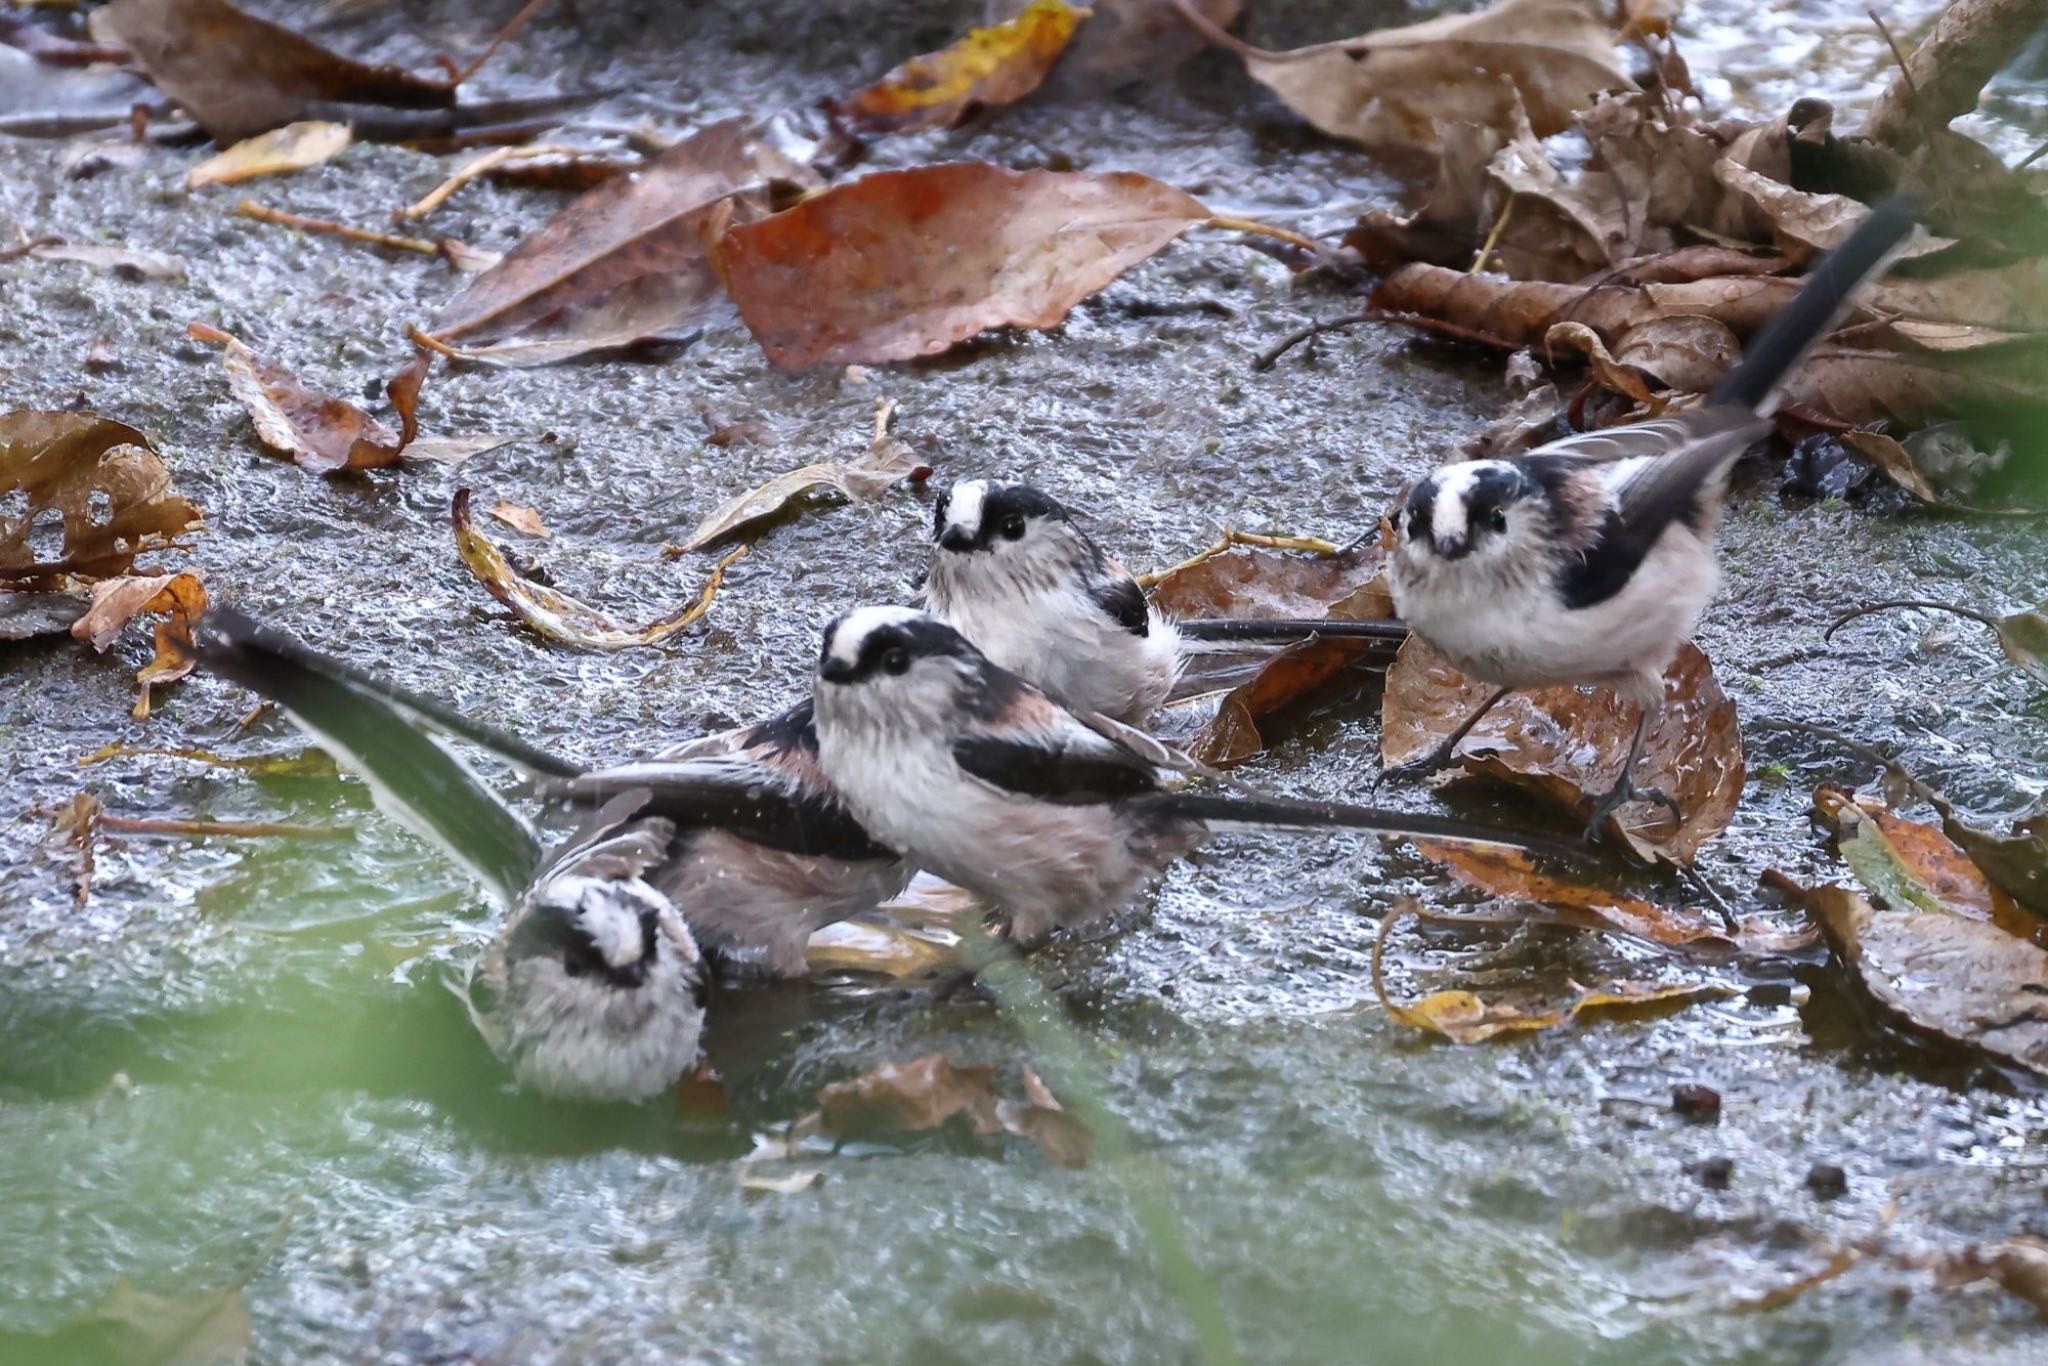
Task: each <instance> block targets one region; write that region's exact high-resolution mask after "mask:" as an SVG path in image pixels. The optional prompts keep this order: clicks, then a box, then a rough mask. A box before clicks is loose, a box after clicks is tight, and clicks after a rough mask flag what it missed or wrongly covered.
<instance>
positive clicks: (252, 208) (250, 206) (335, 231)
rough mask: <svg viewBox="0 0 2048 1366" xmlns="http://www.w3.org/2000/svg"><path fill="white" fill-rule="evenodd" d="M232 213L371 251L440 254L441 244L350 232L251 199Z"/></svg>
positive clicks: (342, 226)
mask: <svg viewBox="0 0 2048 1366" xmlns="http://www.w3.org/2000/svg"><path fill="white" fill-rule="evenodd" d="M235 212H236V213H238V214H240V215H241V216H242V217H244V218H253V219H255V220H256V221H257V222H259V223H275V224H277V225H278V226H279V227H284V228H297V229H299V230H300V231H301V232H318V233H325V234H326V235H328V236H329V237H345V238H347V239H348V240H349V241H351V242H364V243H367V244H369V245H370V246H373V247H390V248H392V249H393V250H394V251H416V252H418V253H419V254H420V255H422V256H439V255H440V254H441V244H440V243H438V242H429V241H428V240H427V239H426V238H424V237H400V236H397V235H396V234H394V233H388V232H373V231H371V230H370V229H369V228H352V227H350V226H349V225H348V224H346V223H336V222H333V221H331V220H329V219H325V218H307V217H306V216H304V215H303V214H296V213H286V212H285V211H284V210H282V209H273V208H269V207H267V206H265V205H262V204H258V203H257V202H256V201H255V200H253V199H245V200H243V201H242V202H241V203H239V204H237V205H235Z"/></svg>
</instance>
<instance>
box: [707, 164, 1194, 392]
mask: <svg viewBox="0 0 2048 1366" xmlns="http://www.w3.org/2000/svg"><path fill="white" fill-rule="evenodd" d="M1209 217H1210V213H1209V211H1208V210H1207V209H1206V208H1204V207H1203V206H1202V205H1201V204H1200V203H1198V202H1197V201H1196V200H1194V199H1193V198H1191V197H1189V196H1188V195H1185V194H1183V193H1181V192H1180V191H1179V190H1176V189H1174V188H1173V187H1171V186H1169V185H1163V184H1161V183H1160V182H1159V181H1156V180H1153V179H1152V178H1151V177H1149V176H1142V175H1138V174H1135V173H1134V172H1129V171H1117V172H1109V173H1104V174H1089V173H1086V172H1080V171H1010V170H1005V169H1003V168H1002V167H1000V166H991V165H989V164H987V163H985V162H957V163H953V164H950V165H943V166H917V167H912V168H911V169H909V170H902V171H881V172H877V173H876V174H874V175H869V176H863V177H862V178H860V179H859V180H854V181H849V182H846V183H844V184H840V185H834V186H832V187H831V188H830V189H827V190H824V191H822V192H820V193H818V194H815V195H813V196H811V197H810V198H809V199H806V200H804V201H803V202H802V203H800V204H798V205H796V206H795V207H794V208H790V209H785V210H784V211H783V212H781V213H778V214H775V215H773V216H771V217H768V218H764V219H762V220H760V221H759V222H755V223H742V224H737V225H735V226H734V227H733V228H732V229H731V230H730V231H728V232H727V233H726V234H725V236H724V238H723V239H722V241H721V244H720V251H719V269H720V272H721V274H722V275H723V276H724V278H725V285H726V290H727V292H728V293H730V294H731V296H732V300H733V302H734V303H735V304H737V305H738V306H739V311H740V316H741V317H742V318H743V319H745V321H746V324H747V326H748V327H749V328H750V329H752V331H753V333H754V336H755V338H756V339H758V340H759V341H760V343H761V348H762V350H764V351H766V352H767V353H768V358H769V359H770V360H772V361H774V362H775V363H776V364H777V365H780V366H784V367H788V368H792V369H794V368H797V367H801V366H806V365H824V364H832V365H852V364H868V363H873V362H877V361H894V360H914V359H916V358H917V357H919V356H929V355H935V354H937V353H938V352H940V351H944V350H945V349H946V348H947V347H949V346H952V345H954V344H955V343H957V342H961V341H965V340H966V339H967V338H969V337H972V336H974V335H976V334H977V333H980V332H983V331H986V330H987V329H989V328H992V327H1006V326H1007V327H1032V328H1048V327H1052V326H1054V325H1056V324H1057V323H1059V321H1060V320H1061V319H1062V318H1065V317H1066V316H1067V314H1068V312H1069V311H1070V310H1072V309H1073V307H1074V305H1076V304H1077V303H1079V302H1080V301H1081V300H1082V299H1085V298H1086V297H1088V296H1089V295H1090V294H1093V293H1094V292H1095V291H1096V290H1098V289H1101V288H1102V287H1103V286H1104V285H1106V284H1108V283H1109V282H1110V281H1111V280H1114V279H1115V278H1116V277H1117V276H1119V275H1121V274H1122V273H1123V272H1124V271H1126V270H1128V269H1129V268H1130V267H1132V266H1134V265H1136V264H1137V263H1138V262H1140V261H1142V260H1144V259H1145V258H1147V257H1149V256H1151V255H1152V254H1153V253H1155V252H1157V251H1159V250H1160V249H1161V248H1162V247H1164V246H1166V245H1167V244H1168V243H1169V242H1172V241H1173V240H1174V239H1175V238H1177V237H1179V236H1180V235H1181V233H1182V232H1184V231H1186V230H1187V229H1188V227H1190V226H1191V225H1193V224H1195V223H1199V222H1202V221H1204V220H1205V219H1208V218H1209Z"/></svg>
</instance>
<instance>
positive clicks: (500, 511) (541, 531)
mask: <svg viewBox="0 0 2048 1366" xmlns="http://www.w3.org/2000/svg"><path fill="white" fill-rule="evenodd" d="M484 511H485V512H486V513H488V514H489V515H490V516H492V517H495V518H497V519H498V520H499V521H501V522H503V523H504V524H505V525H506V526H509V527H511V528H512V529H513V530H514V531H517V532H519V533H520V534H521V535H525V536H534V537H538V538H539V539H541V540H543V541H547V540H553V539H554V533H553V532H551V531H549V530H548V529H547V527H546V526H545V525H544V524H543V523H542V522H541V520H540V513H538V512H536V511H535V510H534V509H532V508H530V507H521V506H520V505H519V504H517V503H507V502H505V501H504V500H502V499H500V500H499V501H498V502H495V503H493V504H491V505H490V506H489V507H488V508H486V509H484Z"/></svg>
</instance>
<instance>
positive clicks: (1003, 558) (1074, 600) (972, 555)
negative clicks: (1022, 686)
mask: <svg viewBox="0 0 2048 1366" xmlns="http://www.w3.org/2000/svg"><path fill="white" fill-rule="evenodd" d="M924 601H925V605H926V606H927V607H928V608H929V609H930V610H931V611H932V613H933V614H934V615H935V616H937V617H939V618H940V619H941V620H943V621H945V622H947V623H948V624H949V625H951V626H952V627H953V628H954V629H955V630H957V631H959V632H960V633H961V634H962V635H964V636H966V637H967V638H968V639H969V640H971V641H973V642H974V643H975V644H976V645H977V646H979V647H980V649H981V651H982V652H983V653H984V654H986V655H987V656H988V657H989V658H990V659H992V660H994V661H995V662H996V663H997V664H998V665H1000V666H1002V667H1003V668H1005V669H1008V670H1010V671H1011V672H1013V673H1016V674H1018V675H1019V676H1021V677H1023V678H1025V679H1027V680H1029V681H1030V682H1032V683H1035V684H1037V685H1038V686H1039V687H1041V688H1043V689H1045V691H1046V692H1048V693H1050V694H1052V695H1053V696H1054V697H1056V698H1058V699H1060V701H1062V702H1063V703H1065V704H1066V705H1068V706H1070V707H1073V708H1075V709H1076V710H1079V711H1089V712H1100V713H1101V714H1102V715H1104V716H1108V717H1111V718H1113V719H1115V720H1118V721H1123V722H1127V723H1129V724H1132V725H1143V724H1144V723H1145V722H1146V721H1147V720H1149V719H1150V718H1151V716H1152V714H1153V713H1154V712H1155V711H1157V710H1158V709H1159V706H1160V704H1161V703H1163V702H1165V701H1166V699H1167V696H1168V694H1170V693H1171V692H1172V691H1173V687H1174V684H1175V683H1176V682H1177V681H1178V680H1179V678H1180V676H1181V671H1182V670H1183V669H1184V668H1185V667H1186V665H1187V661H1188V658H1189V656H1190V655H1193V654H1197V653H1203V652H1206V651H1209V650H1215V649H1242V648H1245V647H1246V646H1247V645H1250V646H1253V647H1257V646H1259V645H1273V644H1287V643H1292V642H1294V641H1298V640H1304V639H1307V638H1308V637H1310V636H1314V635H1321V636H1325V637H1340V636H1341V637H1347V638H1363V639H1369V640H1378V641H1385V642H1388V643H1389V644H1393V645H1397V644H1399V642H1400V641H1401V640H1402V639H1404V638H1405V637H1406V635H1407V632H1406V630H1405V628H1403V627H1401V626H1399V625H1398V624H1395V623H1391V622H1377V621H1375V622H1360V621H1324V620H1267V621H1258V620H1227V621H1181V622H1175V621H1173V620H1171V619H1169V618H1168V617H1167V616H1166V615H1165V614H1164V613H1162V612H1161V611H1159V609H1158V608H1156V607H1153V606H1152V605H1150V604H1149V603H1147V602H1146V600H1145V593H1144V590H1143V589H1141V588H1139V587H1138V582H1137V580H1136V579H1134V578H1132V577H1131V573H1130V571H1129V570H1127V569H1125V568H1124V567H1123V566H1122V565H1121V564H1119V563H1117V561H1116V560H1114V559H1113V558H1111V557H1110V556H1109V555H1108V554H1106V553H1104V551H1103V549H1102V547H1101V546H1099V545H1097V544H1096V543H1095V541H1094V539H1093V538H1092V537H1090V536H1089V534H1088V533H1087V531H1086V530H1085V529H1083V527H1082V526H1081V524H1080V523H1079V521H1077V520H1076V519H1075V517H1074V515H1073V513H1071V512H1070V511H1069V510H1068V509H1067V508H1066V507H1064V506H1062V505H1061V504H1060V503H1059V502H1057V501H1056V500H1054V499H1053V498H1051V497H1049V496H1047V495H1046V494H1044V493H1041V492H1040V491H1039V490H1037V489H1035V488H1032V487H1030V486H1029V485H1025V484H1006V483H999V482H997V481H994V480H987V479H972V480H968V481H966V482H963V483H959V484H955V485H954V486H953V487H952V488H951V489H950V490H948V491H947V492H946V493H943V494H941V495H939V500H938V505H937V509H936V512H935V514H934V516H933V520H932V558H931V566H930V569H929V570H928V571H927V573H926V575H925V582H924Z"/></svg>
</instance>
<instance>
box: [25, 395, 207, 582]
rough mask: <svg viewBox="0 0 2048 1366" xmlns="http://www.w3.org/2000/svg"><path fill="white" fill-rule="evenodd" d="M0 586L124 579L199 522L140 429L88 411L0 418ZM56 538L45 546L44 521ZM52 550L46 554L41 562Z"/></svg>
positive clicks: (28, 413)
mask: <svg viewBox="0 0 2048 1366" xmlns="http://www.w3.org/2000/svg"><path fill="white" fill-rule="evenodd" d="M17 494H18V495H20V497H21V503H22V507H23V510H22V511H21V512H20V513H19V514H18V515H16V514H13V513H12V512H9V511H0V580H7V581H12V582H16V583H27V584H28V585H29V586H32V587H57V586H61V585H60V584H59V583H58V582H57V581H58V580H60V579H62V578H65V577H73V578H105V577H107V576H109V575H114V574H122V573H126V572H127V570H128V568H129V566H131V565H133V564H134V563H135V557H136V556H138V555H140V554H142V553H143V552H144V551H149V550H162V549H166V548H168V547H170V546H171V545H173V544H175V543H176V541H177V538H178V537H180V536H182V535H184V534H185V533H187V532H189V531H193V530H196V529H197V528H198V526H199V509H198V508H196V507H194V506H193V505H192V504H191V503H190V502H188V501H186V500H185V499H184V498H183V497H181V496H179V495H178V494H177V493H175V492H173V491H172V489H171V472H170V471H169V470H168V469H167V468H165V466H164V462H163V461H162V460H161V459H160V458H158V456H157V454H156V452H155V451H153V450H151V449H149V441H148V439H147V438H146V437H144V436H143V434H142V433H141V432H138V431H136V430H135V429H134V428H133V427H130V426H127V425H126V424H124V423H120V422H116V421H114V420H113V419H112V418H106V417H99V416H97V415H95V414H92V413H45V412H35V411H32V410H24V411H20V412H12V413H0V498H5V500H6V503H5V506H6V507H8V508H12V507H13V506H14V505H15V503H16V498H15V495H17ZM53 521H54V522H56V523H58V524H59V526H60V527H61V531H62V535H61V541H60V543H59V544H58V545H56V546H48V545H47V544H46V543H45V539H44V538H45V537H46V536H48V534H49V532H50V531H51V529H52V528H51V526H50V523H52V522H53ZM46 549H54V550H55V551H56V555H55V557H54V558H48V559H46V558H43V554H44V551H45V550H46Z"/></svg>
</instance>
